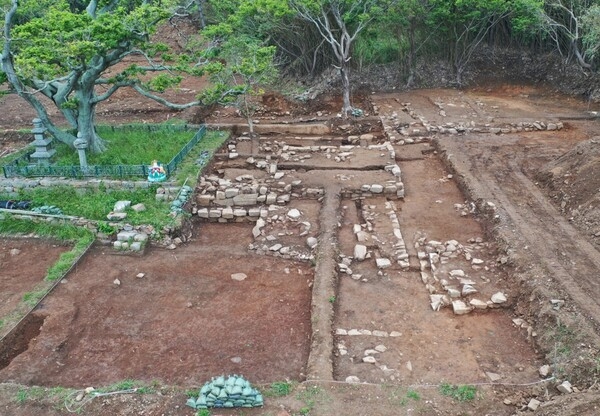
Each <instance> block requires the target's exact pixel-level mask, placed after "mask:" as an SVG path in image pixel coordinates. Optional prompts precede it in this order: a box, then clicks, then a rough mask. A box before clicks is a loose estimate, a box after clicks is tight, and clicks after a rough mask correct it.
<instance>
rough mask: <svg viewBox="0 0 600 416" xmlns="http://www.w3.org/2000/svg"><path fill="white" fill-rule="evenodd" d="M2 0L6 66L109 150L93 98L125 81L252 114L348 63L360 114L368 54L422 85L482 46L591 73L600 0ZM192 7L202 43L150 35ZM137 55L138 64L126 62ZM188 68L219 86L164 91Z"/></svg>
mask: <svg viewBox="0 0 600 416" xmlns="http://www.w3.org/2000/svg"><path fill="white" fill-rule="evenodd" d="M0 3H2V4H3V13H4V23H5V24H4V29H3V31H4V33H3V34H4V37H3V49H2V56H1V60H2V71H3V72H2V74H1V75H2V76H3V77H4V78H5V79H6V80H7V81H8V82H9V83H10V84H11V85H12V88H13V89H14V91H15V92H16V93H18V94H19V95H20V96H21V97H23V98H24V99H25V100H26V101H27V102H28V103H29V104H30V105H31V106H32V107H33V108H35V110H36V111H37V113H38V115H39V117H40V118H41V119H42V120H43V121H44V124H46V126H47V127H48V128H49V129H50V131H51V132H52V134H53V135H54V136H55V137H57V138H59V140H62V141H64V142H66V143H72V142H73V141H74V140H75V138H76V136H75V134H76V133H79V134H80V135H81V136H82V137H83V138H84V139H85V140H86V141H87V142H88V143H89V145H90V148H91V149H92V150H93V151H101V150H102V148H103V143H102V140H101V139H100V138H99V137H98V135H97V134H96V132H95V129H94V114H95V108H96V105H97V104H98V103H100V102H102V101H103V100H106V99H108V98H109V97H111V96H112V95H113V94H114V93H115V92H116V91H117V90H118V89H119V88H122V87H130V88H133V89H135V90H136V91H138V92H139V93H140V94H143V95H144V96H146V97H148V98H151V99H154V100H156V101H158V102H160V103H162V104H164V105H167V106H169V107H171V108H174V109H183V108H187V107H189V106H193V105H205V104H208V103H215V102H221V103H222V102H228V103H230V104H232V103H234V104H236V105H238V108H240V111H242V110H243V108H245V110H243V111H242V112H244V113H245V115H246V116H247V118H248V120H249V121H251V117H250V116H249V114H251V108H250V106H249V102H248V101H247V100H246V99H247V98H249V97H250V96H251V95H252V94H256V93H257V92H259V91H261V84H264V83H265V82H267V81H272V80H273V78H274V77H275V76H276V75H275V72H279V73H280V74H283V75H287V76H290V75H291V76H309V77H314V76H316V75H318V74H319V73H320V72H322V71H323V70H325V69H327V68H332V67H333V68H336V69H337V70H338V72H339V75H340V78H339V79H340V83H339V84H340V85H341V88H340V92H341V95H342V97H343V108H342V109H341V113H342V114H343V115H344V116H347V115H349V114H352V112H353V111H352V110H353V107H352V103H351V98H352V94H351V90H352V89H351V77H350V71H351V70H354V69H357V68H360V69H364V68H367V67H369V66H370V65H376V64H382V63H383V64H386V63H394V64H395V65H396V68H398V72H399V73H403V74H404V76H405V81H406V84H407V85H412V84H413V82H414V79H415V75H416V74H417V64H416V63H417V61H418V60H438V61H440V62H443V61H446V62H447V63H449V64H450V65H451V67H452V68H453V70H454V76H455V80H456V83H457V84H458V85H460V84H462V82H463V74H464V72H465V69H466V68H467V67H468V65H469V64H470V62H471V61H472V58H473V56H475V54H476V53H477V51H478V50H480V49H481V47H482V46H483V45H489V46H491V47H496V46H501V47H504V46H506V47H512V48H515V47H518V48H524V49H529V50H531V51H532V52H535V53H537V52H551V53H556V54H559V55H561V56H562V57H563V58H564V59H565V61H567V62H576V63H578V64H579V65H580V66H581V67H582V68H583V69H584V70H585V71H591V72H595V71H596V69H597V67H598V63H599V62H600V54H599V53H598V52H599V50H600V0H219V1H217V0H189V1H188V2H187V3H184V2H181V1H179V0H166V1H160V2H158V1H156V0H88V2H85V1H80V0H39V1H33V0H22V1H20V2H17V0H0ZM184 14H186V15H188V16H192V17H193V18H195V19H196V21H197V22H198V30H199V33H200V34H201V36H202V37H203V38H202V39H203V40H202V41H201V42H199V43H198V44H197V45H198V46H197V48H196V50H192V49H190V50H188V51H185V52H183V53H173V52H172V51H169V48H168V47H167V46H166V45H162V44H157V43H154V42H152V41H151V35H152V33H153V32H154V31H155V30H156V28H157V27H158V25H159V24H160V22H162V21H165V19H167V18H169V17H171V16H175V15H180V16H181V15H184ZM131 57H136V58H137V62H138V63H137V64H133V63H129V64H125V63H124V62H128V61H131V59H130V58H131ZM140 62H141V63H140ZM274 62H276V63H277V65H276V66H275V64H274ZM118 64H121V65H118ZM275 67H276V68H277V71H275ZM115 68H118V69H115ZM109 69H110V70H111V71H110V73H111V75H110V76H107V75H106V74H107V73H108V70H109ZM188 74H193V75H202V74H206V75H208V76H209V77H210V79H211V80H212V82H213V85H212V87H210V88H209V89H207V90H206V91H204V92H202V93H201V94H200V96H199V97H198V99H197V100H195V101H193V102H188V103H180V104H175V103H171V102H168V101H167V100H165V99H164V98H162V97H161V95H160V92H163V91H165V90H166V89H167V88H170V87H172V86H175V85H177V83H178V82H179V81H180V80H181V79H182V76H185V75H188ZM0 81H2V79H0ZM40 96H45V97H46V98H48V99H50V101H51V102H52V103H53V105H56V106H57V108H59V109H60V111H61V113H62V114H63V115H64V117H65V119H66V120H67V121H68V122H69V124H70V126H71V127H72V129H71V131H63V130H61V129H59V128H57V127H56V126H55V125H54V124H53V122H52V120H50V117H49V116H48V112H47V109H46V107H45V106H46V105H47V104H46V102H45V101H44V100H40V99H39V97H40ZM244 103H245V104H244Z"/></svg>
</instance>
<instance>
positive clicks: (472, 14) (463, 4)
mask: <svg viewBox="0 0 600 416" xmlns="http://www.w3.org/2000/svg"><path fill="white" fill-rule="evenodd" d="M518 1H519V0H432V1H431V9H430V10H431V11H430V13H429V16H428V23H429V28H430V30H431V31H432V32H433V33H436V34H437V41H438V42H440V43H442V44H443V43H446V45H447V51H448V54H449V58H450V61H451V62H452V65H453V67H454V74H455V77H456V83H457V84H458V85H459V86H460V85H462V82H463V81H462V77H463V73H464V71H465V69H466V67H467V64H468V63H469V62H470V60H471V58H472V57H473V54H474V52H475V51H476V50H477V48H478V47H479V46H480V45H481V43H482V42H483V41H484V40H485V39H486V37H487V35H488V33H489V32H490V30H492V29H493V28H494V27H495V26H496V25H498V24H499V23H500V22H502V21H503V20H504V19H507V18H508V17H509V16H510V15H511V13H512V12H513V8H514V7H515V4H514V3H516V2H518Z"/></svg>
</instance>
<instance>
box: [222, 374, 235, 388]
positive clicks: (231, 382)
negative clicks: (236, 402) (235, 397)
mask: <svg viewBox="0 0 600 416" xmlns="http://www.w3.org/2000/svg"><path fill="white" fill-rule="evenodd" d="M235 380H236V378H235V377H234V376H229V377H228V378H227V381H226V382H225V386H230V387H233V386H235Z"/></svg>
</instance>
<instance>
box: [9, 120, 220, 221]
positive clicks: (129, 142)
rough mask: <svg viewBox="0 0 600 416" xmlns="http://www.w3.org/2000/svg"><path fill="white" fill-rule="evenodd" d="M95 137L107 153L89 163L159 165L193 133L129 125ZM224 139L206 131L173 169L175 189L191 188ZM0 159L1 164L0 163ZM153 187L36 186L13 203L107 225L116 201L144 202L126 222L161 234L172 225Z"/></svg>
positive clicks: (64, 154) (66, 160)
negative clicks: (51, 207)
mask: <svg viewBox="0 0 600 416" xmlns="http://www.w3.org/2000/svg"><path fill="white" fill-rule="evenodd" d="M98 130H99V132H100V134H101V135H102V136H103V137H104V138H105V139H106V140H107V144H108V150H107V151H106V152H105V153H102V154H100V155H89V158H88V163H90V164H111V165H117V164H140V163H144V164H150V163H151V162H152V160H153V159H157V160H159V161H161V162H164V163H166V162H168V161H170V160H171V159H172V158H173V156H175V155H176V154H177V153H178V152H179V151H180V150H181V148H182V147H183V146H184V145H185V144H186V143H188V142H189V141H190V140H191V138H192V136H193V135H194V134H195V130H191V131H190V130H188V131H186V130H184V129H182V128H181V127H180V126H177V125H175V126H169V125H161V126H153V129H152V130H150V129H149V128H148V126H145V125H141V126H128V127H126V128H117V129H114V131H113V129H112V128H111V127H110V126H100V127H99V128H98ZM227 137H228V134H227V133H225V132H222V131H208V132H207V133H206V135H205V136H204V137H203V138H202V139H201V140H200V142H199V143H198V144H197V145H196V146H194V148H193V149H192V150H191V151H190V152H189V153H188V155H187V156H186V157H185V158H184V160H183V161H182V162H181V163H180V165H179V166H178V168H177V170H176V172H175V174H174V175H173V176H172V178H170V179H174V180H175V181H176V182H177V183H178V184H179V185H182V184H183V183H184V182H186V181H187V182H186V184H187V185H189V186H191V187H194V186H195V184H196V181H197V178H198V174H199V173H200V170H201V168H202V167H203V166H204V165H202V166H201V165H200V164H199V163H198V160H199V159H200V158H201V155H202V154H203V153H204V158H203V160H204V161H205V163H207V162H208V160H210V157H212V154H213V153H214V152H215V151H216V150H217V149H218V148H219V147H220V146H221V145H222V144H223V143H224V142H225V140H226V139H227ZM56 148H57V154H56V156H55V160H56V163H57V164H62V165H69V164H79V160H78V157H77V154H76V152H75V151H74V150H73V149H71V148H69V147H67V146H66V145H60V144H59V146H57V147H56ZM1 162H2V160H0V163H1ZM158 186H160V185H152V186H150V188H148V189H134V190H113V189H111V190H109V191H108V192H107V190H106V188H105V187H104V186H102V185H100V188H99V189H98V190H95V189H90V190H87V189H82V188H73V187H69V186H60V187H52V188H47V187H44V188H42V187H38V188H31V189H23V190H22V191H20V192H19V195H18V199H20V200H28V201H31V202H32V207H39V206H43V205H54V206H56V207H58V208H60V209H61V210H62V212H63V213H64V214H65V215H74V216H79V217H84V218H88V219H91V220H106V215H107V214H108V213H109V212H110V211H112V209H113V207H114V204H115V202H117V201H119V200H128V201H131V202H132V204H137V203H143V204H144V205H145V206H146V211H143V212H139V213H135V212H132V211H129V212H128V217H127V222H129V223H131V224H133V225H137V224H150V225H153V226H155V227H156V228H157V229H160V228H161V227H162V226H165V225H168V224H171V223H172V222H173V218H172V217H171V216H170V215H169V211H170V210H169V203H168V202H163V201H157V200H156V198H155V195H156V187H158ZM2 199H15V197H14V196H12V197H11V196H10V195H8V194H2V193H0V200H2Z"/></svg>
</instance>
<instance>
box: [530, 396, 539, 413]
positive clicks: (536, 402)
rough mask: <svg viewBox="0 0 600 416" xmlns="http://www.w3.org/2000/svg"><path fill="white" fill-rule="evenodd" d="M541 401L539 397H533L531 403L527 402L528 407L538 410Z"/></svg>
mask: <svg viewBox="0 0 600 416" xmlns="http://www.w3.org/2000/svg"><path fill="white" fill-rule="evenodd" d="M540 404H541V402H540V401H539V400H537V399H531V400H530V401H529V403H528V404H527V408H528V409H529V410H533V411H534V412H535V411H536V410H537V408H538V407H540Z"/></svg>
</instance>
